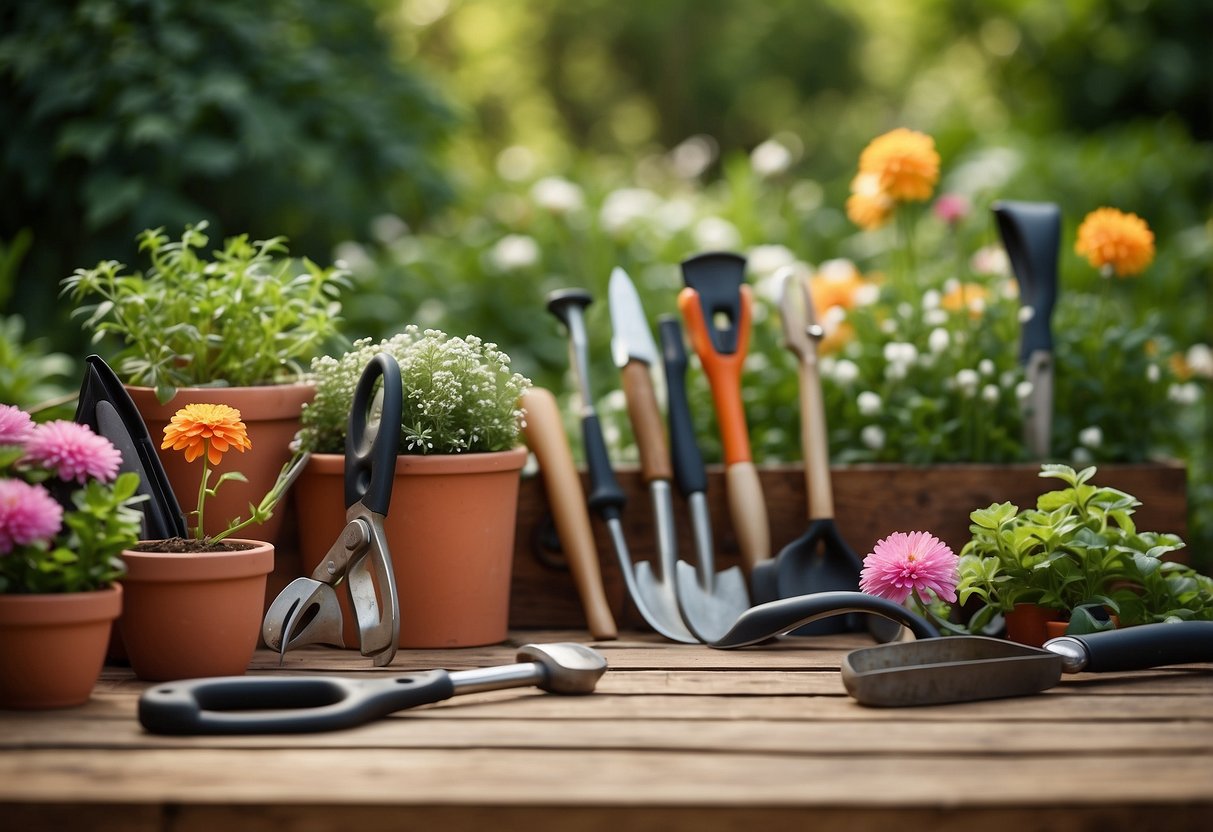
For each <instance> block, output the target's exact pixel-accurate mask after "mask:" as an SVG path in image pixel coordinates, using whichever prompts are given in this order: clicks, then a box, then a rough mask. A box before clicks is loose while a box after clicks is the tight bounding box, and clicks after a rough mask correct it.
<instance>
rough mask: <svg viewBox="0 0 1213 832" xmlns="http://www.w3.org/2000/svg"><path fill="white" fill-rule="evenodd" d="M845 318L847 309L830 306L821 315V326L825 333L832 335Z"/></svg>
mask: <svg viewBox="0 0 1213 832" xmlns="http://www.w3.org/2000/svg"><path fill="white" fill-rule="evenodd" d="M846 319H847V310H845V309H843V308H842V307H841V306H831V307H830V308H829V309H827V310H826V311H825V312H823V313H822V315H821V328H822V329H824V330H825V331H826V334H827V335H832V334H833V333H835V332H837V331H838V327H840V326H842V323H843V321H845V320H846Z"/></svg>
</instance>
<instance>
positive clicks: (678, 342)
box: [657, 315, 708, 497]
mask: <svg viewBox="0 0 1213 832" xmlns="http://www.w3.org/2000/svg"><path fill="white" fill-rule="evenodd" d="M657 328H658V332H659V333H660V335H661V362H662V365H663V366H664V367H665V389H666V410H667V420H668V422H669V426H670V462H671V464H672V465H673V468H674V482H675V483H676V484H677V485H678V490H679V491H680V492H681V493H682V495H683V496H684V497H686V496H688V495H690V494H697V493H703V492H706V491H707V490H708V474H707V470H706V469H705V467H704V464H703V454H701V453H700V452H699V443H697V442H696V441H695V423H694V421H693V420H692V419H691V404H690V402H689V401H688V400H687V388H686V375H687V350H686V345H685V343H684V342H683V339H682V326H681V325H680V324H679V323H678V318H677V317H676V316H674V315H662V316H661V317H660V318H659V319H658V321H657Z"/></svg>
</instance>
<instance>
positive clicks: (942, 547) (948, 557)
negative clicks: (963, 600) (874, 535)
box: [859, 532, 960, 604]
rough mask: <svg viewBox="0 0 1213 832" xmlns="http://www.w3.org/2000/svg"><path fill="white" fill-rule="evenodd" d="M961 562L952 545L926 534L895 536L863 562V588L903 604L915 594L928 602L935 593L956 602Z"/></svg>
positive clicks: (861, 575) (861, 586)
mask: <svg viewBox="0 0 1213 832" xmlns="http://www.w3.org/2000/svg"><path fill="white" fill-rule="evenodd" d="M959 563H960V558H958V557H956V555H955V554H953V552H952V550H951V549H949V548H948V545H947V544H946V543H944V542H943V541H941V540H939V539H938V538H937V537H935V536H934V535H931V534H928V533H926V532H910V533H909V534H906V533H905V532H894V533H893V534H891V535H889V536H888V537H886V538H885V539H884V540H881V541H880V542H878V543H877V544H876V547H875V549H873V550H872V553H871V554H870V555H868V556H867V557H866V558H864V559H863V571H862V572H860V573H859V588H860V589H861V590H862V591H864V592H866V593H868V594H869V595H878V596H880V597H881V598H888V599H889V600H890V601H894V602H896V603H898V604H900V603H903V602H904V601H905V600H906V599H907V598H909V597H910V593H911V592H914V593H915V594H916V595H917V596H918V600H920V601H923V602H924V603H926V602H927V598H926V597H925V593H926V591H927V590H931V591H932V592H934V593H935V594H936V595H938V596H939V597H940V598H942V599H943V600H944V601H947V602H948V603H954V602H955V601H956V582H957V581H958V580H959V578H960V575H959V572H958V569H957V565H958V564H959Z"/></svg>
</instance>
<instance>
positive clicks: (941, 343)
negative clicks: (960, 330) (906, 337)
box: [927, 327, 952, 355]
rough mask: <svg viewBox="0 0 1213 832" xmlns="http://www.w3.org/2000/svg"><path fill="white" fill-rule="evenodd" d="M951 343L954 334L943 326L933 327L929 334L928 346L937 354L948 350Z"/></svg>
mask: <svg viewBox="0 0 1213 832" xmlns="http://www.w3.org/2000/svg"><path fill="white" fill-rule="evenodd" d="M951 343H952V336H951V335H949V334H948V331H947V330H946V329H944V328H943V327H936V328H935V329H932V330H931V334H930V335H928V336H927V348H928V349H929V350H930V351H931V352H932V353H934V354H935V355H939V354H940V353H941V352H944V351H945V350H947V348H948V347H949V346H950V345H951Z"/></svg>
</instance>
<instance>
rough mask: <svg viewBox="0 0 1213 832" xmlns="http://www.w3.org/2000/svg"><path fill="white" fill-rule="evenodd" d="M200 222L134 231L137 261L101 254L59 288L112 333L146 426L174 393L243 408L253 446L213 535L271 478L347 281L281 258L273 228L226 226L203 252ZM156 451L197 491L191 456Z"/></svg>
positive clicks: (163, 414) (214, 512)
mask: <svg viewBox="0 0 1213 832" xmlns="http://www.w3.org/2000/svg"><path fill="white" fill-rule="evenodd" d="M206 228H207V224H206V223H205V222H201V223H198V224H197V225H192V226H186V228H185V230H184V232H183V233H182V235H181V239H180V240H171V239H170V238H169V237H168V235H167V234H165V233H164V230H163V229H160V228H157V229H149V230H146V231H144V232H142V233H141V234H140V235H139V237H138V242H139V248H140V250H141V251H143V252H146V254H147V256H148V259H149V261H150V265H149V267H148V268H147V270H146V271H143V272H135V273H128V272H127V271H126V266H124V265H123V264H121V263H117V262H115V261H112V260H107V261H103V262H101V263H98V264H97V266H96V267H94V268H91V269H77V270H76V272H75V273H74V274H72V275H71V276H70V277H68V278H67V279H66V280H64V281H63V293H64V294H65V295H67V296H69V297H70V298H71V299H72V300H73V301H76V302H77V303H79V304H81V305H80V306H79V307H78V308H77V309H76V314H77V315H79V316H81V317H83V319H84V322H83V325H84V328H85V329H88V330H91V331H92V332H93V333H94V340H101V339H103V338H106V337H112V338H116V339H117V340H118V341H120V343H121V349H120V351H119V352H118V354H117V356H116V357H115V359H114V362H113V364H114V367H115V369H116V370H117V372H118V375H119V377H120V378H121V379H122V380H123V382H124V383H125V384H127V385H128V391H129V392H130V394H131V398H132V399H134V401H135V403H136V406H137V407H138V408H139V411H140V414H141V415H142V416H143V420H144V422H146V423H147V426H148V430H149V432H150V433H151V434H152V435H153V436H156V435H158V434H159V432H160V431H162V430H163V429H164V428H165V426H166V425H168V423H169V421H170V419H171V418H172V416H173V413H174V412H175V411H176V410H177V409H178V408H179V407H180V401H181V399H185V400H186V401H190V402H194V403H200V404H201V403H206V404H226V405H230V406H233V407H236V408H238V409H239V410H240V412H241V413H242V414H243V418H244V421H245V423H246V424H247V426H248V431H249V435H250V437H251V439H252V441H253V443H254V444H255V445H256V446H257V450H256V451H255V452H253V453H251V454H250V455H249V458H248V459H245V460H243V461H244V463H245V465H244V469H245V474H246V476H247V482H237V483H235V484H233V486H232V487H230V488H228V489H225V491H224V493H223V495H221V496H220V497H219V499H218V500H216V501H215V503H214V505H212V506H211V511H210V515H209V517H208V519H207V521H206V527H205V529H204V531H206V532H208V533H212V534H214V533H217V532H219V531H221V530H223V529H224V528H225V527H226V525H227V524H228V521H229V520H230V519H231V518H232V517H235V516H237V515H239V514H240V513H241V512H242V511H243V509H244V507H245V506H246V505H247V504H249V503H251V502H255V501H256V500H257V499H258V498H259V497H260V495H262V494H265V493H266V492H267V491H269V490H270V489H271V488H272V484H273V482H274V479H275V477H276V475H277V473H278V471H279V470H280V469H281V468H282V466H283V464H284V463H285V462H286V461H287V459H288V458H289V456H290V450H289V444H290V442H291V440H292V439H293V437H294V435H295V433H296V431H297V430H298V428H299V421H298V420H299V412H300V410H301V408H302V406H303V404H304V402H306V401H308V400H310V399H311V396H312V388H311V386H310V385H308V384H306V383H303V382H302V381H301V376H302V374H303V371H304V368H305V367H306V362H308V361H309V360H310V359H311V358H312V357H314V356H316V355H318V354H320V353H321V352H322V351H323V349H324V346H325V343H326V341H328V340H329V339H330V338H332V337H333V336H335V335H336V333H337V323H338V317H337V316H338V315H339V313H340V311H341V304H340V302H339V300H338V294H339V291H340V289H341V288H342V287H343V286H345V285H347V282H346V277H345V273H344V271H342V270H341V269H337V268H328V269H325V268H321V267H319V266H318V265H316V264H315V263H313V262H311V261H310V260H307V259H303V260H301V261H295V260H292V259H290V258H289V257H288V256H287V255H288V251H287V247H286V244H285V241H284V240H283V238H281V237H276V238H273V239H269V240H257V241H253V240H250V239H249V238H248V236H247V235H239V236H235V237H231V238H229V239H227V240H226V241H225V242H224V244H223V247H222V248H221V249H218V250H216V251H214V252H213V255H212V256H211V257H210V258H208V257H206V256H205V253H204V249H205V247H206V246H207V243H208V237H207V235H206V233H205V231H206ZM185 390H187V391H188V392H183V391H185ZM178 397H180V398H178ZM160 456H161V461H162V463H163V464H164V467H165V470H166V472H167V474H168V477H169V481H170V482H171V483H172V486H173V490H174V492H176V493H177V494H178V495H179V496H183V495H186V494H192V493H194V492H196V491H197V490H198V484H199V475H200V471H199V470H198V469H197V467H196V466H191V465H188V464H186V463H185V461H184V460H183V459H182V458H181V457H180V456H179V455H178V454H175V453H173V452H171V451H164V450H162V451H161V454H160ZM279 526H280V518H272V519H271V520H270V521H268V522H267V523H265V524H263V525H261V526H260V528H258V529H257V534H258V535H259V536H260V537H262V538H264V539H266V540H269V541H271V542H272V541H275V540H277V538H278V531H279Z"/></svg>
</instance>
